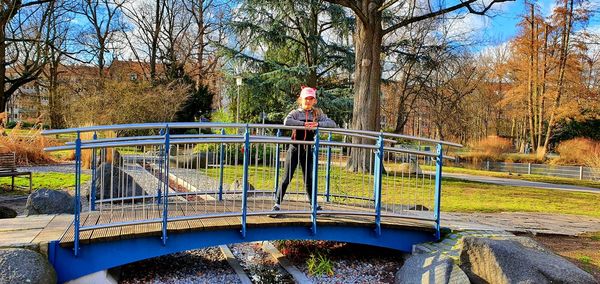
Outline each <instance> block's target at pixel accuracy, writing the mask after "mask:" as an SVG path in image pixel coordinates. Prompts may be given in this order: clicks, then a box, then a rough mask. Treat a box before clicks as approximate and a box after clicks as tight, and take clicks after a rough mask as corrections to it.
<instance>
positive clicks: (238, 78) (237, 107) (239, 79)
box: [235, 75, 243, 123]
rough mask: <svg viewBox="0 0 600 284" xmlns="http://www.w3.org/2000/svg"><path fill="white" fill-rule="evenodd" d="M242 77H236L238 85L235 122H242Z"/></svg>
mask: <svg viewBox="0 0 600 284" xmlns="http://www.w3.org/2000/svg"><path fill="white" fill-rule="evenodd" d="M242 82H243V81H242V76H240V75H237V76H236V77H235V84H236V85H237V106H236V115H235V122H236V123H239V122H240V86H241V85H242Z"/></svg>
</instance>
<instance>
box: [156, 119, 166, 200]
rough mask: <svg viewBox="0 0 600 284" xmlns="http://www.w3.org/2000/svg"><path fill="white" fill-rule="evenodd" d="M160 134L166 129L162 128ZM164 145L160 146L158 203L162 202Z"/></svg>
mask: <svg viewBox="0 0 600 284" xmlns="http://www.w3.org/2000/svg"><path fill="white" fill-rule="evenodd" d="M159 135H161V136H162V135H164V130H163V129H161V130H160V131H159ZM163 151H164V145H159V146H158V186H157V188H156V203H157V204H160V203H161V202H162V187H163V179H162V175H163V156H164V153H163Z"/></svg>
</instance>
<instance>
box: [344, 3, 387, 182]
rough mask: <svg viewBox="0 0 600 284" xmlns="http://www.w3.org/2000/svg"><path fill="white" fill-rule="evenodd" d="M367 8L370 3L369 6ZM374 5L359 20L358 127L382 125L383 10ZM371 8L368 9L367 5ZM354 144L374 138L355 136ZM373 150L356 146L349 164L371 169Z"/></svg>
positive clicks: (356, 36) (355, 114)
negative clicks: (380, 10)
mask: <svg viewBox="0 0 600 284" xmlns="http://www.w3.org/2000/svg"><path fill="white" fill-rule="evenodd" d="M365 8H366V7H365ZM377 10H378V9H370V12H369V13H370V15H369V16H368V17H367V19H368V20H369V21H368V22H363V21H361V20H360V19H359V20H357V22H356V31H355V34H354V46H355V51H356V55H355V62H357V64H356V69H355V71H354V106H353V110H352V127H353V128H354V129H358V130H372V131H378V130H379V129H380V124H379V122H380V85H381V62H380V60H381V58H380V56H381V42H382V37H383V32H382V29H381V12H379V11H377ZM364 11H367V9H364ZM352 143H353V144H373V140H371V139H364V138H359V137H352ZM370 153H371V150H367V149H358V148H353V149H352V151H351V153H350V159H349V160H348V164H347V168H348V169H349V170H352V171H360V172H371V170H372V164H371V162H372V161H370V160H372V159H370Z"/></svg>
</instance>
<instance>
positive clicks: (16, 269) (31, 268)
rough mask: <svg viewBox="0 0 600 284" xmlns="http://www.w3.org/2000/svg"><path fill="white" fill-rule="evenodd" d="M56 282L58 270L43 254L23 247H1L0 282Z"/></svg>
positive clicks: (5, 283)
mask: <svg viewBox="0 0 600 284" xmlns="http://www.w3.org/2000/svg"><path fill="white" fill-rule="evenodd" d="M9 283H32V284H35V283H40V284H47V283H56V272H55V271H54V268H53V267H52V265H50V263H49V262H48V260H47V259H46V258H45V257H44V256H42V255H41V254H39V253H37V252H35V251H32V250H28V249H22V248H8V249H0V284H9Z"/></svg>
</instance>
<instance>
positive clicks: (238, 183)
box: [229, 179, 256, 191]
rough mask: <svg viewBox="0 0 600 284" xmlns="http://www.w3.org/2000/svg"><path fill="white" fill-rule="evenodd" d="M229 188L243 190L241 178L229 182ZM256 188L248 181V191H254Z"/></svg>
mask: <svg viewBox="0 0 600 284" xmlns="http://www.w3.org/2000/svg"><path fill="white" fill-rule="evenodd" d="M229 189H230V190H235V191H238V190H239V191H242V190H244V183H243V182H242V180H241V179H236V180H234V181H233V182H232V183H231V186H230V187H229ZM254 190H256V189H255V188H254V186H253V185H252V184H251V183H250V182H248V191H254Z"/></svg>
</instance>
